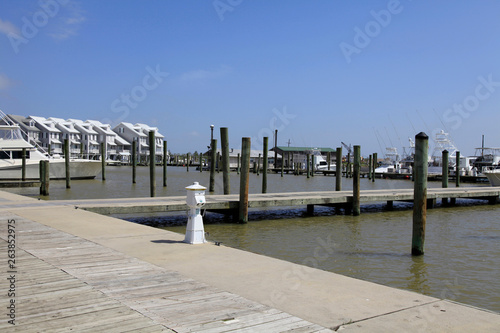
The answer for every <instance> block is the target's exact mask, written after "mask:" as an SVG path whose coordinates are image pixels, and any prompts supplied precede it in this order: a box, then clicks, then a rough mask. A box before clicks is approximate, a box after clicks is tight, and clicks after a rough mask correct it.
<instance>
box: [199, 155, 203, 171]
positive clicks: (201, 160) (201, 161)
mask: <svg viewBox="0 0 500 333" xmlns="http://www.w3.org/2000/svg"><path fill="white" fill-rule="evenodd" d="M199 156H200V172H203V153H200V155H199Z"/></svg>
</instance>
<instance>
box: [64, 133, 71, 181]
mask: <svg viewBox="0 0 500 333" xmlns="http://www.w3.org/2000/svg"><path fill="white" fill-rule="evenodd" d="M64 169H65V171H66V188H71V175H70V172H69V140H68V139H64Z"/></svg>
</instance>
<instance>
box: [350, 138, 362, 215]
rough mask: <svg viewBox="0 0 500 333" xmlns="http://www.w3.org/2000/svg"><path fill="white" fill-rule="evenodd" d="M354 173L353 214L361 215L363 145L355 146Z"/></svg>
mask: <svg viewBox="0 0 500 333" xmlns="http://www.w3.org/2000/svg"><path fill="white" fill-rule="evenodd" d="M353 162H354V163H353V164H354V173H353V180H352V215H353V216H359V214H360V213H361V209H360V181H359V177H360V171H361V147H360V146H354V161H353Z"/></svg>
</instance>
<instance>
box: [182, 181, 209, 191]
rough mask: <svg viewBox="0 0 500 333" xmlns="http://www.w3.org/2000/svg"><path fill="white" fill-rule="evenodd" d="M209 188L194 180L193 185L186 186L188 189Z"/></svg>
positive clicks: (199, 189)
mask: <svg viewBox="0 0 500 333" xmlns="http://www.w3.org/2000/svg"><path fill="white" fill-rule="evenodd" d="M206 189H207V188H206V187H205V186H201V185H200V183H198V182H194V183H193V185H189V186H187V187H186V190H188V191H205V190H206Z"/></svg>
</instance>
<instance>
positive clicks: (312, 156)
mask: <svg viewBox="0 0 500 333" xmlns="http://www.w3.org/2000/svg"><path fill="white" fill-rule="evenodd" d="M314 167H315V165H314V155H311V177H314Z"/></svg>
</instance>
